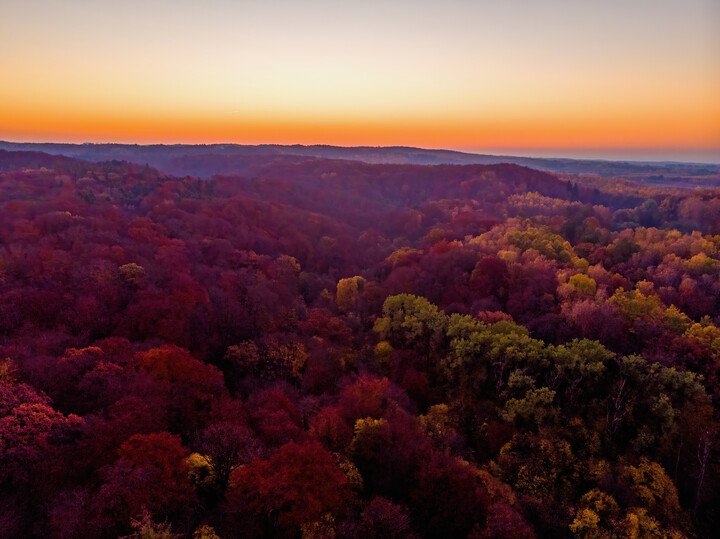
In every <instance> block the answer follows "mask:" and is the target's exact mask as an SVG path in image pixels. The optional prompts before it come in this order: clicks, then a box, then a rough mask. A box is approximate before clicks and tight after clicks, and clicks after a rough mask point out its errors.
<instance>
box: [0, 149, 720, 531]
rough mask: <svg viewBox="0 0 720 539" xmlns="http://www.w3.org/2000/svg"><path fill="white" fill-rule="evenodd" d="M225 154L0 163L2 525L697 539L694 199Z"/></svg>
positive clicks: (707, 470)
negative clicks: (165, 167) (169, 160)
mask: <svg viewBox="0 0 720 539" xmlns="http://www.w3.org/2000/svg"><path fill="white" fill-rule="evenodd" d="M188 159H190V158H188ZM238 159H239V158H238V157H237V156H235V157H233V156H224V157H217V156H215V157H211V156H205V157H203V156H200V157H197V156H195V157H194V158H192V159H190V161H191V162H188V163H186V165H187V166H188V170H189V172H188V174H189V175H186V176H183V175H179V176H173V175H170V174H169V173H167V172H164V171H161V170H158V169H156V168H152V167H151V166H148V165H145V164H144V163H140V164H133V163H130V162H126V161H118V160H111V161H104V162H93V161H83V160H79V159H76V158H71V157H67V156H66V157H63V156H58V155H48V154H45V153H40V152H30V151H4V150H0V536H2V537H8V538H12V537H51V538H67V539H70V538H86V537H100V538H105V537H107V538H115V537H118V536H122V537H143V538H150V537H156V538H170V537H192V538H202V539H211V538H223V539H226V538H232V537H240V536H243V537H303V538H307V539H309V538H317V539H320V538H332V537H336V538H353V537H370V538H393V537H398V538H399V537H417V538H421V537H438V538H439V537H472V538H476V539H480V538H483V539H489V538H494V539H500V538H529V537H587V538H601V537H608V538H609V537H620V538H645V537H653V538H655V537H658V538H659V537H672V538H681V537H689V538H691V537H708V536H712V535H714V533H717V529H718V526H720V509H719V508H720V459H719V458H718V455H719V450H720V441H719V437H720V407H718V402H719V399H720V190H713V189H710V188H707V189H684V188H682V187H679V186H677V185H668V186H663V185H649V184H647V183H646V184H641V183H636V182H633V181H631V180H628V179H626V178H599V177H597V176H582V175H571V174H568V173H550V172H541V171H537V170H533V169H530V168H525V167H523V166H519V165H516V164H492V165H462V166H461V165H442V164H438V165H415V164H397V165H389V164H370V163H363V162H359V161H351V160H336V159H326V158H316V157H311V156H297V155H260V156H257V155H256V156H244V157H243V158H242V159H241V162H238ZM203 160H205V161H203ZM207 160H212V163H211V165H212V166H210V168H211V169H212V170H216V171H221V172H222V173H223V174H222V175H218V174H215V175H211V176H209V177H206V178H204V179H200V178H199V177H198V176H201V175H203V174H202V173H201V172H202V170H208V166H206V165H207V163H206V161H207ZM204 162H205V165H203V163H204ZM177 163H178V162H177V161H176V164H177ZM203 166H204V167H205V168H202V167H203ZM190 172H193V173H194V174H190Z"/></svg>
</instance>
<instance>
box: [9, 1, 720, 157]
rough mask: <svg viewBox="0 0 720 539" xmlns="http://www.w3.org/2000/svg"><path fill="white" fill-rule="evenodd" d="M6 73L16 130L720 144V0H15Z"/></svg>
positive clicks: (80, 134) (586, 147) (697, 147)
mask: <svg viewBox="0 0 720 539" xmlns="http://www.w3.org/2000/svg"><path fill="white" fill-rule="evenodd" d="M0 73H1V74H2V77H1V78H0V139H4V140H16V141H73V142H84V141H95V142H102V141H114V142H138V143H145V142H167V143H174V142H189V143H194V142H198V143H211V142H238V143H302V144H312V143H327V144H340V145H356V144H366V145H390V144H402V145H413V146H423V147H436V148H456V149H483V150H502V149H506V150H507V149H520V150H524V149H528V150H530V149H534V150H537V151H540V150H544V151H550V152H551V153H552V152H554V153H561V152H558V151H556V149H557V150H559V149H563V150H568V151H570V150H573V151H575V152H576V153H577V152H578V151H580V152H582V151H590V150H593V151H595V150H597V151H599V150H600V149H605V150H607V149H611V150H613V149H617V150H620V149H623V150H625V151H626V152H627V151H640V150H654V151H657V150H663V151H666V152H667V153H668V155H670V154H673V155H678V154H682V153H683V152H685V153H687V155H690V154H693V155H695V154H698V155H699V154H707V155H716V156H717V159H716V160H720V2H719V1H718V0H598V1H590V0H546V1H543V2H530V1H520V0H503V1H499V0H498V1H492V2H490V1H487V2H484V1H477V0H476V1H464V0H455V1H453V0H446V1H445V2H429V1H424V0H414V1H399V0H395V1H393V0H385V1H375V0H363V1H361V2H352V3H351V2H342V1H340V0H334V1H325V0H316V1H311V0H306V1H286V0H265V1H263V2H261V1H241V0H234V1H233V0H206V1H203V2H200V1H186V0H156V1H152V0H116V1H113V2H111V1H106V0H95V1H91V0H86V1H80V0H22V1H17V2H15V1H10V0H0ZM528 153H529V152H528ZM714 160H715V159H714Z"/></svg>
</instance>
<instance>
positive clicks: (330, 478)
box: [228, 442, 350, 534]
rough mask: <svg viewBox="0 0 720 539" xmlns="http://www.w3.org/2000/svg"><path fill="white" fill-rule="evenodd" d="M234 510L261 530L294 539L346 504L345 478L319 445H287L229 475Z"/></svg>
mask: <svg viewBox="0 0 720 539" xmlns="http://www.w3.org/2000/svg"><path fill="white" fill-rule="evenodd" d="M232 484H234V485H236V488H235V489H234V490H232V491H231V492H230V493H229V494H228V500H229V503H230V506H231V508H232V509H233V510H235V511H239V512H242V511H244V510H247V511H249V513H250V515H251V516H252V518H253V519H254V522H255V523H256V524H258V523H259V524H260V528H261V529H262V528H265V529H268V530H275V531H278V532H281V533H283V534H296V533H298V532H299V531H300V528H301V526H303V525H305V524H312V523H314V522H317V521H319V520H321V519H322V518H323V516H324V515H326V514H327V513H330V514H337V513H338V512H339V511H340V510H341V509H342V508H343V506H344V505H345V503H346V502H347V501H348V500H349V497H350V490H349V487H348V484H347V480H346V478H345V474H344V473H343V471H342V470H341V469H340V468H339V466H338V465H337V463H336V462H335V459H334V458H333V456H332V454H330V453H329V452H328V451H327V450H326V449H324V448H323V447H322V446H321V445H320V444H319V443H317V442H304V443H295V442H291V443H289V444H286V445H284V446H282V447H281V448H280V450H279V451H278V452H277V453H275V455H273V456H272V457H270V458H269V459H267V460H259V459H258V460H255V461H253V462H251V463H250V464H248V465H246V466H243V467H242V468H239V469H237V470H236V471H235V472H233V474H232Z"/></svg>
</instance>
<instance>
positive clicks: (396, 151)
mask: <svg viewBox="0 0 720 539" xmlns="http://www.w3.org/2000/svg"><path fill="white" fill-rule="evenodd" d="M0 149H4V150H9V151H18V150H23V151H39V152H45V153H48V154H54V155H64V156H67V157H74V158H78V159H85V160H89V161H108V160H124V161H129V162H133V163H138V164H149V165H151V166H153V167H156V168H158V169H160V170H163V171H165V172H167V173H170V174H175V175H181V176H182V175H193V176H200V177H209V176H212V175H213V174H238V173H242V172H243V170H244V168H245V167H247V166H248V161H247V159H246V158H248V157H253V156H278V157H280V158H282V157H286V156H304V157H319V158H326V159H344V160H352V161H362V162H365V163H372V164H398V165H400V164H416V165H491V164H500V163H509V164H515V165H522V166H526V167H530V168H534V169H538V170H545V171H550V172H556V173H569V174H594V175H598V176H603V177H617V176H626V177H630V178H633V179H641V180H644V181H646V182H649V183H658V184H667V183H673V184H682V183H683V182H684V181H685V180H686V178H687V177H692V178H701V177H705V176H707V177H716V176H718V175H720V165H709V164H693V163H669V162H667V163H666V162H658V163H646V162H629V161H603V160H582V159H560V158H558V159H555V158H535V157H513V156H502V155H484V154H473V153H464V152H457V151H451V150H428V149H422V148H411V147H404V146H388V147H369V146H356V147H341V146H327V145H315V146H302V145H290V146H283V145H276V144H261V145H239V144H208V145H205V144H200V145H188V144H175V145H161V144H154V145H134V144H56V143H14V142H3V141H0ZM713 182H714V178H713V180H712V181H711V182H710V183H713Z"/></svg>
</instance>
